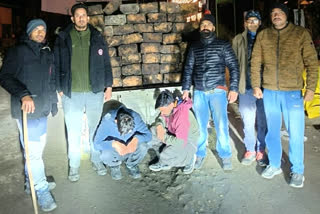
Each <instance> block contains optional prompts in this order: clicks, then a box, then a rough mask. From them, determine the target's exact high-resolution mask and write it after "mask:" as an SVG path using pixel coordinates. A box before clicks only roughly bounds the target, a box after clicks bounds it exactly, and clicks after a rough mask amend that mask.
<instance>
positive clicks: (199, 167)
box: [194, 156, 205, 169]
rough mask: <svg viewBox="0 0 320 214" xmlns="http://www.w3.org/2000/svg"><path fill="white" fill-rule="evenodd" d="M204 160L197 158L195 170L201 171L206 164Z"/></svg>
mask: <svg viewBox="0 0 320 214" xmlns="http://www.w3.org/2000/svg"><path fill="white" fill-rule="evenodd" d="M204 158H205V157H199V156H197V158H196V163H195V164H194V168H195V169H201V167H202V166H203V163H204Z"/></svg>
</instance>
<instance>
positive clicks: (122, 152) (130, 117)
mask: <svg viewBox="0 0 320 214" xmlns="http://www.w3.org/2000/svg"><path fill="white" fill-rule="evenodd" d="M103 112H104V113H103V114H104V116H103V117H102V119H101V122H100V125H99V127H98V129H97V133H96V136H95V138H94V142H93V143H94V147H95V149H96V150H98V151H101V156H100V158H101V160H102V161H103V163H104V164H105V165H107V166H109V167H110V170H111V177H112V179H114V180H120V179H121V178H122V174H121V170H120V165H121V163H122V161H124V162H125V164H126V167H127V170H128V172H129V175H130V176H131V177H132V178H134V179H138V178H140V177H141V174H140V171H139V166H138V165H139V163H140V162H141V161H142V160H143V158H144V157H145V155H146V154H147V151H148V149H149V147H150V146H149V144H148V142H149V141H150V140H151V132H150V131H149V129H148V127H147V125H146V124H145V122H144V121H143V120H142V118H141V116H140V115H139V114H138V113H137V112H135V111H134V110H131V109H128V108H126V106H125V105H124V104H122V103H120V102H118V101H115V100H111V101H109V102H106V103H105V105H104V111H103Z"/></svg>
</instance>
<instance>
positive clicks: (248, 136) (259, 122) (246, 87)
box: [232, 10, 267, 166]
mask: <svg viewBox="0 0 320 214" xmlns="http://www.w3.org/2000/svg"><path fill="white" fill-rule="evenodd" d="M260 25H261V16H260V13H259V12H258V11H254V10H249V11H248V12H247V14H246V16H245V21H244V26H245V30H244V32H242V33H240V34H238V35H236V36H235V38H234V39H233V40H232V48H233V50H234V52H235V54H236V56H237V58H238V61H239V67H240V80H239V93H240V94H239V111H240V114H241V117H242V121H243V132H244V139H243V141H244V144H245V147H246V152H245V154H244V157H243V158H242V160H241V163H242V164H243V165H250V164H252V163H253V162H254V161H255V160H256V161H257V162H258V164H259V165H260V166H265V165H266V155H265V147H266V144H265V136H266V133H267V122H266V115H265V113H264V107H263V99H257V98H256V97H255V96H253V90H252V86H251V75H250V73H251V71H250V69H251V63H250V62H251V54H252V49H253V45H254V42H255V38H256V35H257V31H258V29H259V27H260ZM256 127H257V137H256Z"/></svg>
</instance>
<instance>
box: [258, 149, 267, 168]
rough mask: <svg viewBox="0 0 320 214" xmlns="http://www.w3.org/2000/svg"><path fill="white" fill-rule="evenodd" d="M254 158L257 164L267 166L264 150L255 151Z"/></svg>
mask: <svg viewBox="0 0 320 214" xmlns="http://www.w3.org/2000/svg"><path fill="white" fill-rule="evenodd" d="M256 160H257V163H258V165H259V166H261V167H263V166H267V159H266V155H265V153H264V152H260V151H259V152H257V155H256Z"/></svg>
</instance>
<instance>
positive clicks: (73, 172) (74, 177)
mask: <svg viewBox="0 0 320 214" xmlns="http://www.w3.org/2000/svg"><path fill="white" fill-rule="evenodd" d="M68 178H69V180H70V181H71V182H76V181H78V180H79V179H80V174H79V168H74V167H70V169H69V176H68Z"/></svg>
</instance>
